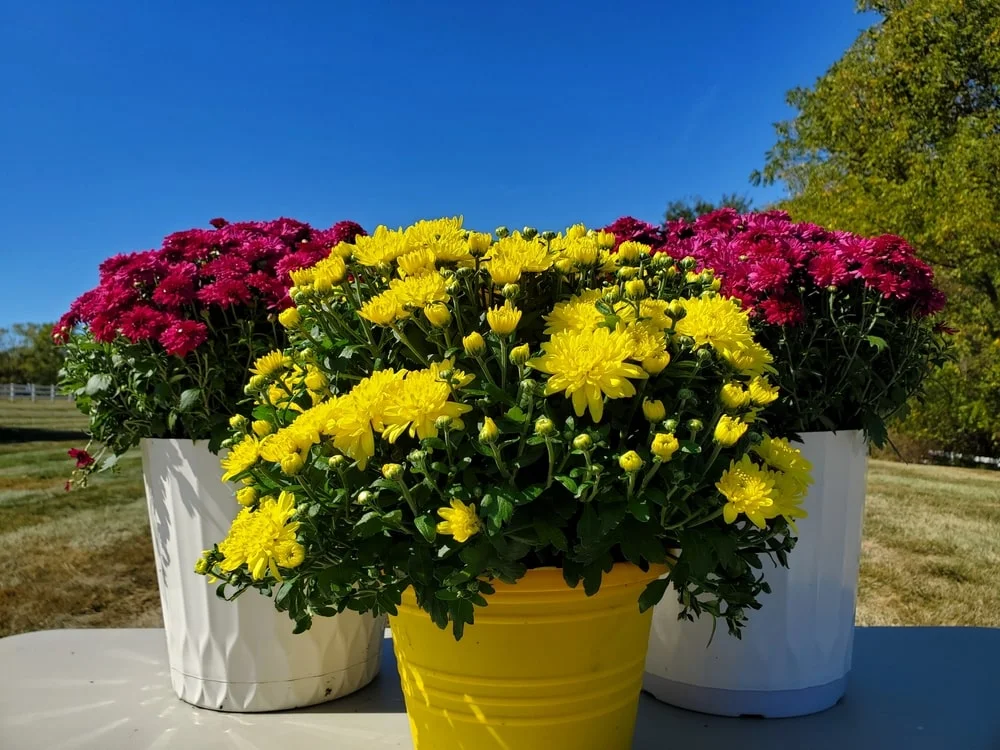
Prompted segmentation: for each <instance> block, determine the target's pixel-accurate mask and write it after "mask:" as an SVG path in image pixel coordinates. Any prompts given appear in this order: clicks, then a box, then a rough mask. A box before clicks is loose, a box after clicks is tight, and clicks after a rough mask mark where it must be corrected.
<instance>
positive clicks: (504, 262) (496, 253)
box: [484, 232, 555, 284]
mask: <svg viewBox="0 0 1000 750" xmlns="http://www.w3.org/2000/svg"><path fill="white" fill-rule="evenodd" d="M484 261H485V263H486V270H487V271H489V274H490V278H491V279H493V283H494V284H513V283H514V282H516V281H517V280H518V279H519V278H521V274H522V273H524V272H530V273H539V272H541V271H545V270H548V269H549V268H551V267H552V263H553V262H554V261H555V255H554V254H553V253H551V252H550V251H549V249H548V247H546V245H545V243H543V242H542V241H541V240H539V239H537V238H534V239H530V240H528V239H525V238H524V236H522V235H521V233H520V232H514V233H513V234H511V235H509V236H507V237H504V238H503V239H501V240H499V241H497V242H496V243H494V244H493V245H492V246H491V247H490V250H489V252H488V253H487V254H486V257H485V258H484Z"/></svg>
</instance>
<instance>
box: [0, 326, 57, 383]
mask: <svg viewBox="0 0 1000 750" xmlns="http://www.w3.org/2000/svg"><path fill="white" fill-rule="evenodd" d="M62 363H63V355H62V352H61V351H60V350H59V348H58V347H57V346H56V345H55V344H54V343H53V342H52V324H51V323H44V324H42V323H15V324H14V325H13V326H12V327H11V328H9V329H7V328H0V383H37V384H39V385H50V384H53V383H56V382H57V381H58V380H59V370H60V368H61V367H62Z"/></svg>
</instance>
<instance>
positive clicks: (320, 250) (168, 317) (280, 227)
mask: <svg viewBox="0 0 1000 750" xmlns="http://www.w3.org/2000/svg"><path fill="white" fill-rule="evenodd" d="M211 224H212V227H213V228H212V229H189V230H187V231H184V232H175V233H174V234H171V235H169V236H168V237H166V238H165V239H164V241H163V246H162V247H161V248H159V249H158V250H147V251H144V252H137V253H130V254H122V255H115V256H114V257H111V258H108V259H107V260H106V261H104V262H103V263H102V264H101V266H100V283H99V284H98V286H97V287H96V288H95V289H91V290H90V291H89V292H86V293H84V294H83V295H81V296H80V297H79V298H78V299H77V300H76V301H75V302H73V304H72V305H71V306H70V309H69V312H68V313H66V314H65V315H64V316H63V317H62V319H60V321H59V322H58V323H57V324H56V327H55V329H54V332H53V336H54V338H55V339H56V340H57V341H60V342H62V341H65V340H66V339H67V338H68V337H69V334H70V332H71V331H72V330H73V328H74V327H75V326H77V325H80V324H83V325H85V326H87V327H88V328H89V329H90V331H91V332H92V333H93V335H94V338H96V339H97V340H98V341H113V340H114V339H115V338H117V337H118V336H124V337H125V338H127V339H128V340H129V341H132V342H139V341H152V340H155V341H157V342H159V344H160V345H162V346H163V348H164V349H165V350H166V351H167V353H168V354H176V355H178V356H181V357H183V356H185V355H186V354H188V353H189V352H191V351H192V350H194V349H196V348H197V347H198V346H200V345H201V344H202V343H203V342H204V341H205V339H206V338H207V337H208V333H209V330H208V327H207V326H206V324H205V319H206V316H207V317H211V315H212V313H213V312H217V311H219V310H222V309H225V310H228V309H230V308H235V310H234V312H235V314H236V315H238V316H239V315H244V316H245V315H246V314H247V310H246V308H248V307H250V306H257V305H260V306H262V307H263V309H274V310H280V309H283V308H285V307H288V306H289V305H290V304H291V300H289V298H288V287H289V286H290V285H291V279H290V277H289V271H292V270H294V269H297V268H302V267H303V266H308V265H312V264H313V263H315V262H317V261H318V260H320V259H322V258H324V257H326V256H327V255H328V254H329V252H330V249H331V248H332V247H333V246H334V245H336V244H338V243H339V242H350V241H352V240H353V239H354V237H356V236H357V235H359V234H364V230H363V229H362V228H361V227H360V226H358V225H357V224H355V223H354V222H351V221H342V222H339V223H337V224H334V225H333V226H332V227H331V228H330V229H325V230H316V229H313V228H312V227H310V226H309V225H308V224H303V223H302V222H300V221H295V220H294V219H284V218H282V219H276V220H274V221H244V222H236V223H233V224H230V223H229V222H227V221H226V220H225V219H213V220H212V221H211Z"/></svg>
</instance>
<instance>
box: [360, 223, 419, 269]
mask: <svg viewBox="0 0 1000 750" xmlns="http://www.w3.org/2000/svg"><path fill="white" fill-rule="evenodd" d="M409 249H410V248H409V247H408V246H407V242H406V237H405V235H404V234H403V232H402V230H398V229H397V230H392V229H389V228H388V227H385V226H379V227H376V229H375V231H374V233H372V234H371V235H370V236H364V235H360V236H358V237H355V238H354V251H353V253H352V254H353V256H354V259H355V260H356V261H357V262H358V263H360V264H361V265H363V266H379V265H382V264H383V263H392V262H393V261H394V260H396V258H398V257H399V256H400V255H402V254H403V253H405V252H407V250H409Z"/></svg>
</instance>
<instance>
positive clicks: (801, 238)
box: [607, 208, 945, 325]
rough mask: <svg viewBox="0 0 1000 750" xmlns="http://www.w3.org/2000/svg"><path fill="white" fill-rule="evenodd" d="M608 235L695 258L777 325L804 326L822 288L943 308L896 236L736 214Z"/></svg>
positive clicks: (629, 222)
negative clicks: (811, 297)
mask: <svg viewBox="0 0 1000 750" xmlns="http://www.w3.org/2000/svg"><path fill="white" fill-rule="evenodd" d="M607 231H610V232H614V233H615V235H616V237H617V238H618V239H619V241H624V240H627V239H639V240H640V241H645V242H648V243H650V244H652V245H653V247H654V248H655V249H656V250H657V251H660V252H666V253H669V254H670V255H671V256H672V257H673V258H676V259H678V260H680V259H682V258H684V257H687V256H693V257H694V258H695V259H696V260H697V266H696V269H697V270H701V269H705V268H711V269H713V270H714V271H715V273H716V275H717V276H718V278H719V280H720V282H721V283H722V289H721V291H722V292H723V293H724V294H727V295H730V296H733V297H738V298H739V299H741V300H742V301H743V303H744V305H746V306H747V307H748V308H750V309H752V310H753V311H754V312H755V313H756V314H757V315H759V316H761V317H762V318H763V319H764V320H766V321H767V322H768V323H771V324H774V325H795V324H798V323H801V322H802V321H803V320H804V319H805V316H806V299H807V297H808V296H809V295H810V293H813V292H816V291H817V290H821V289H843V290H844V291H845V292H846V291H849V290H850V289H851V288H853V289H862V288H863V289H866V290H870V291H872V292H874V293H877V294H879V295H881V297H882V298H883V299H885V300H888V301H891V302H892V303H894V309H895V310H896V311H898V312H905V313H910V314H914V315H916V316H918V317H924V316H927V315H931V314H933V313H936V312H938V311H940V310H941V308H942V307H943V306H944V301H945V298H944V294H942V293H941V292H940V291H939V290H938V289H936V288H935V287H934V273H933V271H932V270H931V268H930V266H928V265H927V264H926V263H924V262H923V261H922V260H920V259H919V258H918V257H917V256H916V254H915V253H914V251H913V248H912V247H910V245H909V244H907V242H906V241H905V240H903V239H902V238H900V237H895V236H893V235H882V236H880V237H874V238H867V237H860V236H858V235H856V234H852V233H850V232H839V231H830V230H827V229H823V228H822V227H819V226H816V225H815V224H804V223H795V222H793V221H792V220H791V219H790V218H789V216H788V214H787V213H785V212H784V211H766V212H762V213H749V214H739V213H737V212H736V211H734V210H733V209H731V208H723V209H720V210H718V211H714V212H712V213H710V214H706V215H704V216H701V217H699V218H698V219H696V220H695V221H694V222H688V221H685V220H683V219H680V220H677V221H671V222H668V223H667V224H666V225H665V226H664V227H662V229H659V230H657V229H656V228H655V227H653V226H652V225H648V224H645V223H644V222H638V221H636V220H635V219H631V218H629V217H625V218H622V219H619V220H618V221H616V222H615V223H614V224H611V225H610V226H609V227H607ZM642 237H645V238H648V239H641V238H642ZM651 240H652V241H651Z"/></svg>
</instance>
